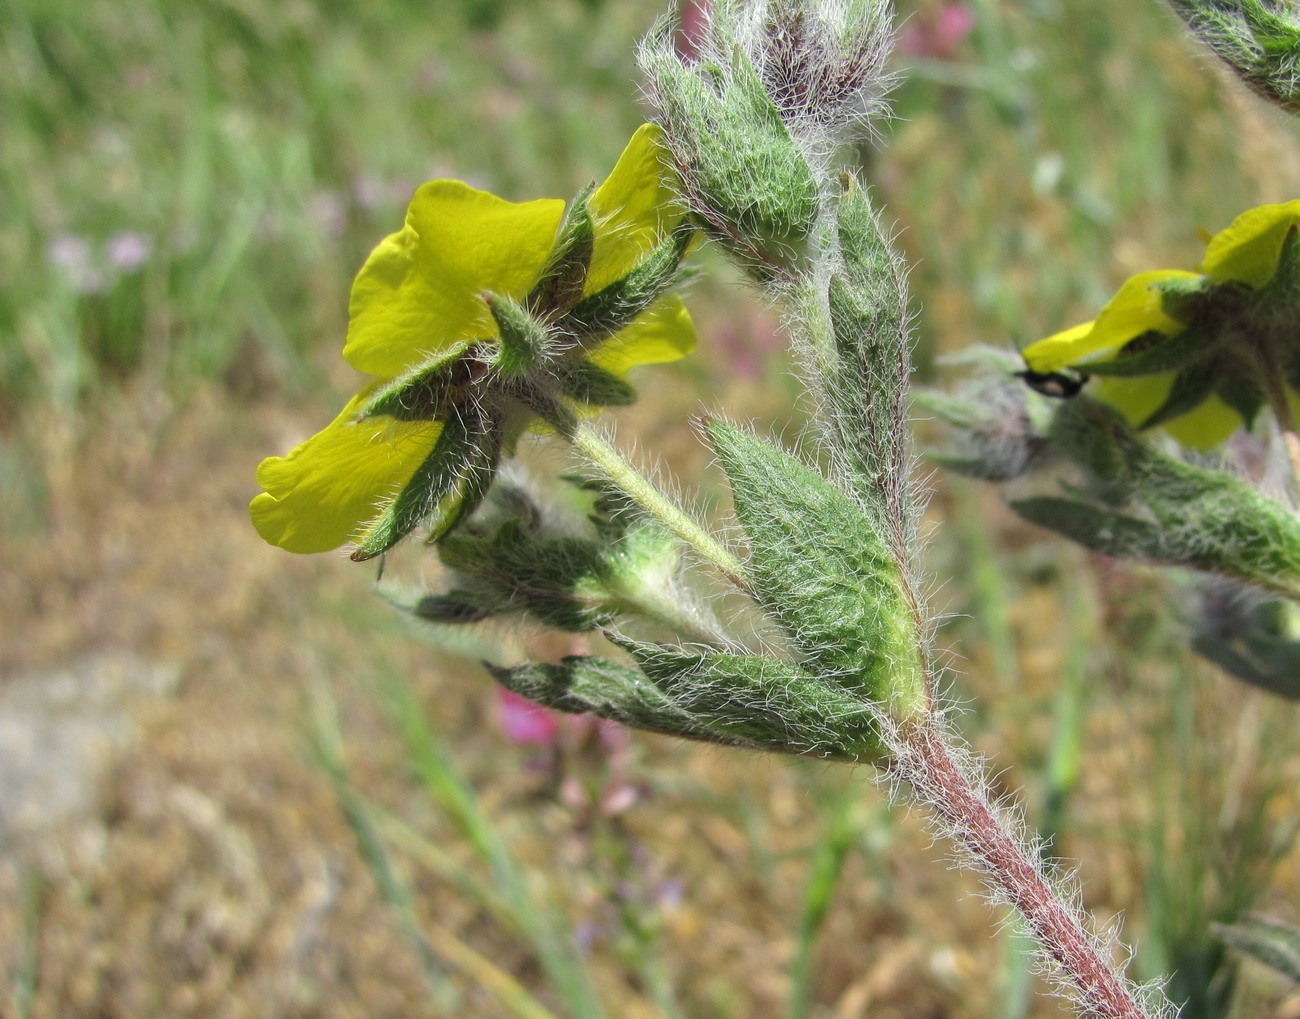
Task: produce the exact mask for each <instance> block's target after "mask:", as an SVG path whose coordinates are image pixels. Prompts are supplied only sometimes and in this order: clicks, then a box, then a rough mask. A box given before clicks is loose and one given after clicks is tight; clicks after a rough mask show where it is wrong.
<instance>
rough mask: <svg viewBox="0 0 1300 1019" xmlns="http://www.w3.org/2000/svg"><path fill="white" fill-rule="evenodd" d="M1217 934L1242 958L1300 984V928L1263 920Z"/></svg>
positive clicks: (1223, 927)
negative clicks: (1248, 958) (1239, 953)
mask: <svg viewBox="0 0 1300 1019" xmlns="http://www.w3.org/2000/svg"><path fill="white" fill-rule="evenodd" d="M1214 930H1215V933H1216V934H1218V935H1219V937H1221V938H1222V939H1223V940H1224V941H1225V942H1226V943H1227V944H1229V945H1231V946H1232V947H1233V948H1235V949H1236V950H1237V951H1239V952H1241V953H1242V954H1243V955H1246V956H1249V957H1250V958H1252V959H1254V960H1255V961H1256V962H1259V963H1262V964H1263V965H1265V966H1267V967H1268V968H1269V969H1271V970H1274V971H1275V972H1277V973H1281V974H1282V975H1283V976H1284V977H1286V978H1287V979H1288V980H1290V981H1292V982H1293V983H1300V927H1295V926H1293V925H1292V924H1289V923H1285V922H1283V921H1281V920H1274V919H1271V918H1269V917H1264V916H1251V917H1247V918H1246V919H1244V920H1242V921H1241V922H1239V923H1235V924H1231V925H1216V926H1215V928H1214Z"/></svg>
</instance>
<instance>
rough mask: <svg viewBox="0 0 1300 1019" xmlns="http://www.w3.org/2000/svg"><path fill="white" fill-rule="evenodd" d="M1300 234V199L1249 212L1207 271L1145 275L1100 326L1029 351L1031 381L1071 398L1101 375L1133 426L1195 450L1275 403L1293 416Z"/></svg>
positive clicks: (1299, 363) (1299, 346)
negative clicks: (1089, 378) (1091, 378)
mask: <svg viewBox="0 0 1300 1019" xmlns="http://www.w3.org/2000/svg"><path fill="white" fill-rule="evenodd" d="M1298 237H1300V200H1297V201H1291V202H1286V203H1284V204H1280V205H1264V206H1260V207H1259V208H1256V209H1251V210H1250V211H1249V212H1245V213H1243V214H1242V215H1240V216H1238V217H1237V218H1236V219H1235V220H1233V222H1232V224H1231V225H1230V226H1229V227H1228V228H1227V229H1226V230H1224V231H1222V232H1221V233H1219V234H1217V235H1215V236H1214V237H1213V238H1211V239H1210V242H1209V246H1208V248H1207V250H1206V253H1205V260H1204V262H1203V263H1202V265H1201V271H1200V272H1199V273H1194V272H1186V271H1181V270H1176V269H1167V270H1155V271H1152V272H1144V273H1139V274H1138V275H1136V276H1133V277H1132V278H1130V279H1129V280H1127V281H1126V282H1125V283H1124V285H1123V286H1121V287H1120V289H1119V291H1118V292H1117V293H1116V294H1115V296H1114V297H1113V298H1111V300H1110V302H1109V303H1108V304H1107V305H1106V306H1105V307H1104V308H1102V310H1101V313H1100V314H1099V315H1098V316H1097V318H1096V319H1095V320H1094V321H1092V322H1085V323H1083V324H1082V325H1077V326H1074V327H1073V328H1071V329H1067V330H1065V331H1064V332H1061V333H1058V334H1056V335H1055V336H1050V337H1048V338H1047V339H1044V340H1039V341H1038V342H1037V343H1033V344H1031V345H1030V346H1028V347H1026V348H1025V350H1024V351H1023V354H1024V358H1025V362H1026V364H1027V366H1028V368H1029V371H1028V372H1026V373H1025V375H1026V377H1027V378H1028V379H1029V381H1030V382H1031V383H1037V384H1039V385H1043V384H1044V383H1046V384H1049V385H1051V386H1053V387H1055V388H1057V389H1058V391H1060V390H1061V389H1062V387H1063V392H1062V393H1061V395H1069V393H1071V392H1073V391H1077V386H1078V384H1079V383H1080V382H1081V381H1083V379H1084V378H1086V377H1087V376H1092V375H1096V376H1100V383H1099V385H1098V386H1097V387H1096V391H1095V395H1096V396H1097V397H1098V398H1099V399H1101V400H1103V401H1105V402H1106V403H1109V404H1111V405H1112V406H1114V407H1115V408H1116V409H1117V410H1119V411H1120V412H1121V413H1123V414H1124V416H1125V417H1126V418H1127V419H1128V420H1129V422H1130V423H1131V424H1132V425H1133V426H1134V427H1137V428H1149V427H1153V426H1156V425H1160V426H1163V427H1164V428H1165V430H1166V431H1168V432H1169V433H1170V434H1171V435H1172V436H1173V437H1174V438H1175V439H1177V440H1178V441H1179V442H1181V443H1183V444H1184V445H1187V446H1191V447H1193V448H1197V449H1208V448H1209V447H1211V446H1214V445H1216V444H1218V443H1219V442H1222V441H1223V440H1224V439H1225V438H1227V437H1228V435H1230V434H1231V433H1232V432H1233V431H1235V430H1236V429H1237V428H1238V427H1240V426H1241V425H1242V424H1243V423H1245V424H1247V425H1249V424H1251V423H1252V422H1253V420H1254V417H1255V415H1256V413H1257V412H1258V411H1259V408H1260V407H1261V406H1262V405H1264V404H1266V403H1267V404H1269V405H1270V406H1271V407H1272V408H1273V410H1274V411H1275V413H1277V414H1278V415H1279V418H1280V419H1282V420H1283V423H1285V421H1286V419H1287V418H1294V412H1293V410H1292V409H1291V405H1292V404H1298V405H1300V397H1297V395H1296V394H1297V392H1300V343H1297V342H1296V337H1295V333H1294V326H1293V323H1294V322H1295V320H1296V315H1297V314H1300V242H1298ZM1066 372H1074V373H1079V374H1078V375H1076V376H1074V377H1070V376H1066V375H1064V374H1063V373H1066Z"/></svg>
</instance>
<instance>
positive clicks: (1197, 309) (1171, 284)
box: [1151, 276, 1251, 325]
mask: <svg viewBox="0 0 1300 1019" xmlns="http://www.w3.org/2000/svg"><path fill="white" fill-rule="evenodd" d="M1151 289H1152V290H1154V291H1155V292H1156V293H1158V294H1159V295H1160V309H1161V311H1163V312H1164V313H1165V314H1166V315H1168V316H1169V317H1170V318H1173V319H1177V320H1178V321H1179V322H1181V323H1183V325H1192V324H1194V323H1197V322H1202V323H1209V322H1213V323H1216V324H1217V323H1220V322H1223V321H1226V320H1227V319H1230V318H1235V317H1236V316H1237V315H1239V314H1241V311H1242V309H1244V308H1245V307H1246V304H1247V303H1248V302H1249V300H1250V296H1251V288H1250V287H1249V286H1247V285H1246V284H1245V283H1241V282H1239V281H1237V280H1214V279H1211V278H1210V277H1209V276H1191V277H1187V276H1173V277H1170V278H1169V279H1162V280H1157V281H1156V282H1155V283H1153V284H1151Z"/></svg>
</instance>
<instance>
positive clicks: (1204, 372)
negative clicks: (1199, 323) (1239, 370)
mask: <svg viewBox="0 0 1300 1019" xmlns="http://www.w3.org/2000/svg"><path fill="white" fill-rule="evenodd" d="M1218 381H1219V366H1218V365H1217V364H1215V363H1214V362H1213V361H1208V360H1203V361H1195V362H1193V363H1192V364H1190V365H1188V366H1187V367H1186V368H1184V369H1183V370H1182V371H1180V372H1179V373H1178V374H1177V375H1175V376H1174V383H1173V385H1172V386H1170V387H1169V395H1168V396H1166V397H1165V402H1164V403H1162V404H1161V405H1160V406H1159V407H1157V408H1156V409H1155V410H1153V411H1152V412H1151V413H1150V414H1149V415H1147V418H1146V420H1145V421H1143V422H1141V423H1140V424H1139V425H1138V428H1139V429H1145V428H1154V427H1156V425H1162V424H1164V423H1165V422H1166V421H1172V420H1173V419H1174V418H1179V417H1182V416H1183V415H1184V414H1189V413H1191V412H1192V411H1194V410H1195V409H1196V408H1197V407H1199V406H1200V405H1201V404H1203V403H1204V402H1205V401H1206V400H1208V399H1209V398H1210V397H1211V396H1212V395H1213V393H1214V389H1215V386H1216V384H1217V383H1218Z"/></svg>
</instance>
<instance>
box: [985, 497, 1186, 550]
mask: <svg viewBox="0 0 1300 1019" xmlns="http://www.w3.org/2000/svg"><path fill="white" fill-rule="evenodd" d="M1011 508H1012V509H1013V510H1015V511H1016V513H1018V514H1019V515H1020V516H1021V517H1023V518H1024V519H1025V520H1028V521H1029V522H1030V523H1031V524H1037V525H1038V526H1039V527H1046V528H1048V529H1049V530H1052V531H1056V532H1057V533H1058V534H1063V535H1065V536H1066V537H1067V538H1070V539H1072V540H1073V541H1077V542H1078V543H1079V544H1080V545H1083V546H1084V547H1085V548H1090V549H1092V550H1093V551H1094V552H1100V553H1101V554H1102V555H1108V556H1114V557H1115V558H1117V559H1145V560H1152V561H1168V559H1169V557H1170V552H1169V550H1168V549H1167V548H1166V546H1165V541H1164V536H1163V534H1162V533H1161V530H1160V528H1159V527H1158V526H1156V525H1155V524H1152V523H1149V522H1147V521H1144V520H1139V519H1137V518H1136V517H1131V516H1126V515H1125V514H1123V513H1118V512H1116V511H1114V510H1110V509H1103V508H1101V507H1098V506H1094V505H1092V504H1090V503H1086V502H1080V501H1078V500H1075V499H1064V498H1058V497H1054V496H1039V497H1036V498H1032V499H1015V500H1012V502H1011Z"/></svg>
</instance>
